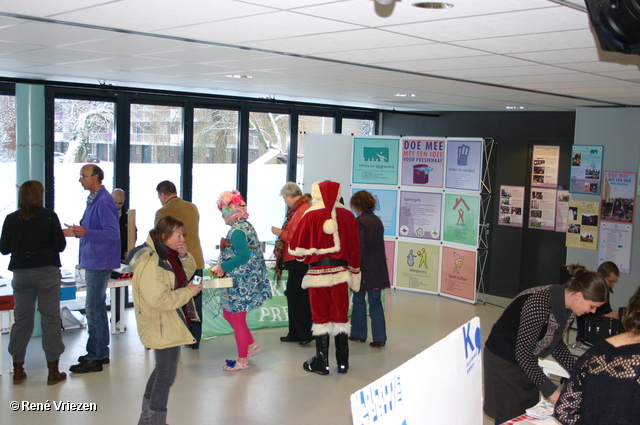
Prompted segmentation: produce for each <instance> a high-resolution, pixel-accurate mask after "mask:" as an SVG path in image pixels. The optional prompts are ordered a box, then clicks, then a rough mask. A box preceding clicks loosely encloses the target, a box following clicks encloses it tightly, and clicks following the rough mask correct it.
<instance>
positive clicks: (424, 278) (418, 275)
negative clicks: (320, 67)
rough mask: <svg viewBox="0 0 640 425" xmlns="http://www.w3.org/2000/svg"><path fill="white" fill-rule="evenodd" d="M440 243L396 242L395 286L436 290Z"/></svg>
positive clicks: (428, 290) (438, 275)
mask: <svg viewBox="0 0 640 425" xmlns="http://www.w3.org/2000/svg"><path fill="white" fill-rule="evenodd" d="M440 249H441V247H440V245H428V244H425V243H420V242H417V241H416V242H409V241H407V242H405V241H400V242H398V251H397V259H396V267H397V269H396V287H401V288H406V289H415V290H421V291H426V292H433V293H437V292H438V280H439V278H440V273H439V270H440Z"/></svg>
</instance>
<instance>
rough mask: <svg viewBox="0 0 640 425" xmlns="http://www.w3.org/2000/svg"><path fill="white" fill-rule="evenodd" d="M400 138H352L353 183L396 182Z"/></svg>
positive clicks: (386, 183) (392, 183)
mask: <svg viewBox="0 0 640 425" xmlns="http://www.w3.org/2000/svg"><path fill="white" fill-rule="evenodd" d="M399 150H400V139H385V138H375V137H366V138H365V137H355V138H354V139H353V177H352V183H354V184H358V183H360V184H385V185H397V184H398V154H399Z"/></svg>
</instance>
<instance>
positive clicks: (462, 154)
mask: <svg viewBox="0 0 640 425" xmlns="http://www.w3.org/2000/svg"><path fill="white" fill-rule="evenodd" d="M482 147H483V140H482V139H447V163H446V164H447V168H446V187H447V188H449V189H461V190H477V191H479V190H480V176H481V175H482Z"/></svg>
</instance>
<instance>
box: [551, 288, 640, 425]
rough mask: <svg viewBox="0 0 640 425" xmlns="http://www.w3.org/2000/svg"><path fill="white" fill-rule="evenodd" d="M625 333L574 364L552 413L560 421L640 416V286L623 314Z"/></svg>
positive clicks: (624, 420)
mask: <svg viewBox="0 0 640 425" xmlns="http://www.w3.org/2000/svg"><path fill="white" fill-rule="evenodd" d="M621 320H622V324H623V325H624V328H625V332H624V333H621V334H618V335H614V336H612V337H610V338H607V339H606V340H604V341H599V342H597V343H596V344H595V345H594V346H593V347H592V348H590V349H589V350H588V351H587V352H586V353H585V354H584V355H582V357H580V358H579V359H578V361H577V363H576V367H575V368H574V369H573V372H572V373H571V376H570V378H569V381H568V382H567V384H566V386H565V388H564V390H563V391H562V393H561V394H560V398H559V400H558V403H557V404H556V407H555V412H554V416H555V417H556V419H558V420H559V421H560V422H561V423H562V424H565V425H566V424H571V425H574V424H575V425H577V424H613V423H615V424H617V425H625V424H629V425H630V424H637V423H638V421H639V419H638V418H640V385H638V384H639V383H640V287H639V288H638V289H637V290H636V292H635V294H634V295H633V296H632V297H631V299H630V300H629V305H628V307H627V309H626V310H625V311H624V313H623V315H622V319H621Z"/></svg>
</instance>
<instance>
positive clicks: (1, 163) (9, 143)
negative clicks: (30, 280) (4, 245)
mask: <svg viewBox="0 0 640 425" xmlns="http://www.w3.org/2000/svg"><path fill="white" fill-rule="evenodd" d="M0 176H2V184H0V223H4V219H5V218H6V216H7V215H8V214H11V213H12V212H14V211H15V210H16V209H17V204H16V199H17V195H18V192H17V188H16V99H15V97H14V96H7V95H0ZM9 259H10V257H9V256H8V255H0V276H3V277H11V276H12V274H11V272H10V271H9V270H8V269H7V267H8V266H9Z"/></svg>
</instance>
